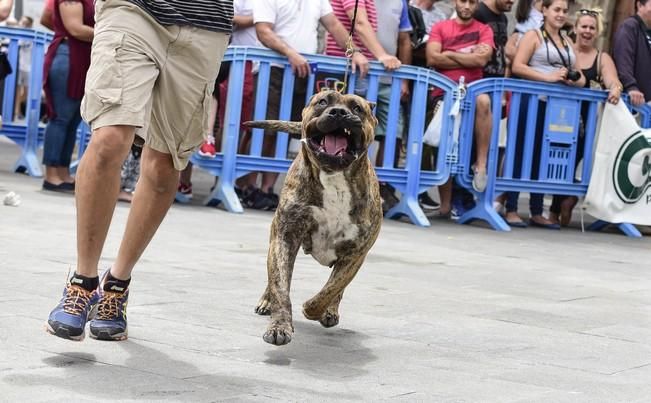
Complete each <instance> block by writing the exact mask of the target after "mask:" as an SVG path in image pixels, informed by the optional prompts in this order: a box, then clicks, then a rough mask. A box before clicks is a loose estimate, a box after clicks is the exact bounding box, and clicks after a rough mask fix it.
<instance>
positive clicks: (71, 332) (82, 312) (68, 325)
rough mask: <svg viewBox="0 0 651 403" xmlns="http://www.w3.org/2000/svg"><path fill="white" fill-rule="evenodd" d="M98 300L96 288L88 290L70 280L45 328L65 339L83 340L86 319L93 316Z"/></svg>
mask: <svg viewBox="0 0 651 403" xmlns="http://www.w3.org/2000/svg"><path fill="white" fill-rule="evenodd" d="M98 300H99V295H98V294H97V291H96V290H93V291H88V290H86V289H85V288H83V287H80V286H78V285H73V284H72V283H70V282H68V285H66V288H65V289H64V290H63V297H62V298H61V301H60V302H59V305H57V306H56V307H55V308H54V309H53V310H52V312H50V316H49V317H48V318H47V323H46V325H45V330H47V332H48V333H50V334H53V335H55V336H59V337H61V338H63V339H68V340H75V341H82V340H83V339H84V335H85V333H84V329H85V328H86V321H87V320H88V319H90V318H91V317H92V316H93V314H94V310H95V309H96V304H97V302H98Z"/></svg>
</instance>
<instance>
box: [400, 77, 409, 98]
mask: <svg viewBox="0 0 651 403" xmlns="http://www.w3.org/2000/svg"><path fill="white" fill-rule="evenodd" d="M400 99H401V100H402V101H407V100H408V99H409V81H407V80H402V81H401V82H400Z"/></svg>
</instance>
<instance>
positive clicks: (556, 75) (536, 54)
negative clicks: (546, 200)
mask: <svg viewBox="0 0 651 403" xmlns="http://www.w3.org/2000/svg"><path fill="white" fill-rule="evenodd" d="M542 13H543V15H544V20H543V25H542V27H541V28H540V29H535V30H529V31H528V32H527V33H525V34H524V36H523V37H522V39H521V40H520V43H519V45H518V49H517V52H516V54H515V57H514V60H513V64H512V71H513V75H515V76H518V77H520V78H524V79H527V80H532V81H544V82H548V83H563V84H566V85H570V86H575V87H583V85H584V84H585V77H584V76H583V74H582V73H581V71H579V70H577V69H576V68H575V63H576V54H575V52H574V49H573V47H572V43H571V41H570V40H569V39H568V38H566V37H565V35H563V34H562V33H561V28H562V27H563V25H564V24H565V22H566V21H567V13H568V4H567V0H543V4H542ZM544 113H545V107H544V103H543V102H542V101H541V105H539V108H538V118H537V124H536V140H535V149H534V157H533V159H534V160H533V161H521V160H518V158H521V154H520V153H516V161H515V166H516V167H517V166H519V165H520V166H521V165H522V163H531V164H532V178H535V177H536V175H537V174H536V172H537V170H538V169H537V167H538V165H539V160H540V148H541V144H542V129H543V127H542V122H543V121H544ZM525 114H526V112H525ZM522 115H523V114H522V113H521V116H520V123H522V121H523V120H524V119H523V116H522ZM518 132H519V133H522V132H523V130H518ZM519 143H522V141H520V142H519ZM516 170H517V168H516ZM518 196H519V195H518V193H517V192H509V193H508V194H507V202H506V217H505V218H506V221H507V222H508V223H509V224H510V225H512V226H516V227H517V226H524V225H525V224H524V223H523V222H522V220H521V218H520V217H519V215H518V213H517V205H518V203H517V201H518V200H517V199H518ZM543 197H544V195H543V194H539V193H532V194H531V195H530V199H529V208H530V215H531V218H530V220H529V225H532V226H537V227H543V228H548V229H560V225H559V224H558V223H557V222H553V221H551V220H549V219H548V218H547V217H545V216H544V215H543Z"/></svg>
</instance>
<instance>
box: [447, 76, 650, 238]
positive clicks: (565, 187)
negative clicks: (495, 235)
mask: <svg viewBox="0 0 651 403" xmlns="http://www.w3.org/2000/svg"><path fill="white" fill-rule="evenodd" d="M507 92H509V93H510V94H511V100H510V108H509V113H508V116H506V118H507V134H506V147H505V149H504V157H503V166H502V172H501V173H498V166H499V165H500V158H499V156H500V152H499V151H500V150H499V137H500V119H497V118H495V117H501V116H502V99H503V97H504V96H505V94H506V93H507ZM479 94H487V95H489V96H490V99H491V108H492V111H491V112H492V113H491V115H492V116H493V117H494V118H493V122H492V132H491V143H490V148H489V152H488V166H487V174H488V184H487V187H486V190H485V191H484V192H481V193H479V192H476V191H474V190H473V189H472V185H471V183H472V177H471V175H470V167H471V166H472V162H473V161H471V150H472V148H473V138H474V122H475V98H476V97H477V96H478V95H479ZM606 99H607V93H606V92H605V91H594V90H588V89H578V88H568V87H567V86H562V85H550V84H545V83H540V82H531V81H526V80H518V79H485V80H480V81H477V82H474V83H472V84H471V85H469V86H468V88H467V94H466V98H465V101H464V103H463V108H462V110H463V113H462V122H461V129H460V138H459V148H460V152H459V154H460V155H459V163H458V164H457V165H456V166H455V167H454V169H453V173H456V174H457V176H456V178H457V182H458V183H459V184H461V185H462V186H464V187H465V188H467V189H468V190H469V191H470V192H472V193H474V195H475V197H476V200H477V203H476V206H475V207H474V208H473V209H472V210H470V211H468V212H466V213H465V214H464V215H462V216H461V217H460V219H459V223H462V224H463V223H468V222H471V221H473V220H477V219H481V220H485V221H487V222H488V223H489V224H490V225H491V226H492V227H493V228H494V229H496V230H500V231H510V227H509V226H508V224H507V223H506V222H505V221H504V220H503V219H502V217H500V216H499V214H497V212H496V211H495V210H494V208H493V200H494V197H495V194H496V193H498V192H499V193H501V192H509V191H511V192H529V193H542V194H555V195H568V196H570V195H573V196H583V195H585V194H586V192H587V189H588V184H589V183H590V175H591V170H592V158H593V148H594V140H595V135H596V132H597V129H598V128H597V121H598V107H599V105H600V104H602V103H603V102H605V101H606ZM543 107H544V108H545V110H544V121H542V122H537V119H539V118H541V117H542V116H543V115H542V114H540V116H539V108H543ZM521 108H524V110H526V118H525V121H524V122H523V121H521V120H522V118H523V116H521ZM582 108H584V113H587V115H586V119H585V125H584V132H583V136H584V137H583V139H582V140H583V147H582V148H580V147H579V145H580V141H579V136H580V132H579V127H580V118H581V111H582ZM648 109H649V108H648V107H644V108H640V109H639V111H640V112H641V113H642V120H643V125H649V124H650V123H651V113H650V112H651V111H650V110H648ZM541 123H542V127H543V128H544V130H543V131H542V132H539V133H537V126H538V129H540V128H541ZM523 128H524V130H523ZM516 142H518V144H522V147H521V148H522V150H523V151H522V154H523V155H522V161H523V162H522V167H521V170H520V172H516V169H515V161H516ZM536 143H539V144H536ZM537 148H539V150H537ZM538 156H539V157H540V158H539V162H538V163H537V164H535V165H534V162H535V160H537V159H538V158H537V157H538ZM581 156H582V159H583V165H582V170H581V175H580V179H578V180H577V179H576V178H575V176H576V175H575V173H576V172H575V167H576V163H577V161H578V159H579V158H580V157H581ZM605 225H608V223H604V224H603V225H601V226H595V229H600V228H603V227H604V226H605ZM617 225H618V227H619V229H620V230H622V231H623V232H624V233H625V234H627V235H629V236H634V237H640V236H641V234H640V232H639V231H638V230H637V229H636V228H635V227H634V226H633V225H632V224H628V223H619V224H617Z"/></svg>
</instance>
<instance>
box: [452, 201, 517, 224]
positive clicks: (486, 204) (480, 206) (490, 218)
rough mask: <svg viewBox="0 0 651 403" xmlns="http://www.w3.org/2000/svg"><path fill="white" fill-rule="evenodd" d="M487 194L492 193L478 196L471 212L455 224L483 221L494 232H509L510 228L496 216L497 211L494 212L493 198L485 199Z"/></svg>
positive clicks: (466, 213)
mask: <svg viewBox="0 0 651 403" xmlns="http://www.w3.org/2000/svg"><path fill="white" fill-rule="evenodd" d="M487 194H493V193H492V192H490V193H489V192H485V193H482V194H481V195H480V196H479V198H478V200H477V204H476V205H475V207H474V208H473V209H471V210H468V211H466V212H465V213H464V214H463V215H462V216H461V217H459V219H458V220H457V223H459V224H467V223H470V222H472V221H474V220H484V221H486V222H487V223H488V224H489V225H490V226H491V227H492V228H493V229H494V230H496V231H504V232H509V231H511V227H510V226H509V225H508V224H507V223H506V221H504V219H503V218H502V217H501V216H500V215H499V214H497V211H495V209H494V208H493V202H492V199H493V198H492V197H490V198H489V197H486V195H487Z"/></svg>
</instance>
